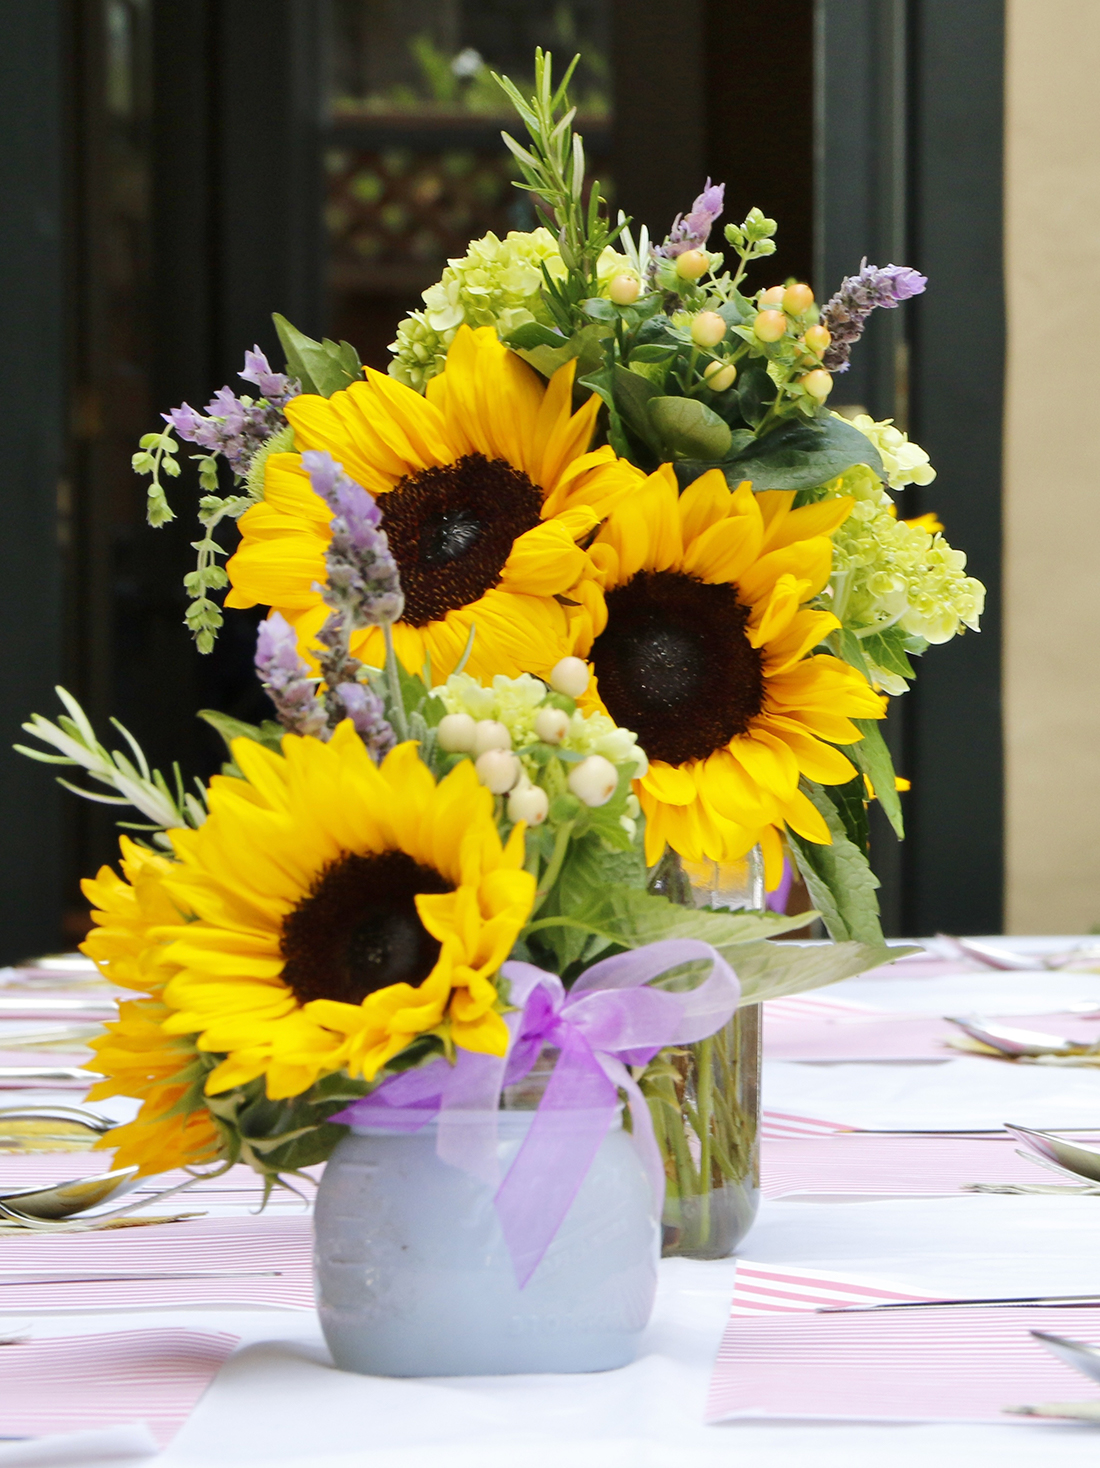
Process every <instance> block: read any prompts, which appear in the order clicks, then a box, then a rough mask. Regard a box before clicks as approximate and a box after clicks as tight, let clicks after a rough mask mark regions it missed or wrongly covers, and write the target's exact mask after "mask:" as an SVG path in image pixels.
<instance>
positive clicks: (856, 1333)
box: [706, 1266, 1100, 1461]
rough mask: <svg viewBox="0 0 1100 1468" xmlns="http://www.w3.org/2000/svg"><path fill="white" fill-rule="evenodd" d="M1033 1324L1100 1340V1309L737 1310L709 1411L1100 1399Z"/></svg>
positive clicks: (871, 1416)
mask: <svg viewBox="0 0 1100 1468" xmlns="http://www.w3.org/2000/svg"><path fill="white" fill-rule="evenodd" d="M738 1273H740V1266H739V1267H738ZM1032 1330H1044V1331H1049V1332H1052V1333H1054V1334H1055V1335H1067V1334H1068V1335H1071V1336H1072V1337H1073V1338H1074V1339H1076V1340H1082V1341H1095V1342H1100V1309H1098V1308H1094V1307H1076V1308H1074V1309H1071V1310H1067V1309H1064V1308H1063V1309H1059V1308H1057V1307H1049V1308H1042V1307H1040V1308H1037V1309H1032V1308H1015V1307H1012V1306H1007V1307H1001V1308H995V1309H988V1308H982V1307H981V1306H973V1305H970V1306H967V1305H963V1306H950V1305H949V1306H944V1307H943V1308H942V1309H940V1308H932V1309H928V1310H898V1311H891V1310H884V1311H878V1312H874V1311H872V1312H868V1313H864V1314H851V1315H847V1314H839V1315H815V1314H813V1313H811V1312H810V1311H799V1312H797V1313H779V1314H776V1313H760V1314H757V1315H755V1317H754V1318H748V1317H746V1316H745V1315H737V1316H733V1317H731V1319H730V1321H729V1323H728V1324H727V1326H726V1333H725V1335H724V1337H723V1339H722V1344H721V1346H720V1347H719V1350H718V1360H717V1363H716V1365H715V1368H714V1376H713V1378H712V1380H711V1387H710V1395H709V1400H708V1403H707V1414H706V1420H707V1421H708V1422H722V1421H727V1420H729V1419H731V1418H803V1419H805V1418H817V1419H830V1418H832V1419H842V1420H847V1421H865V1422H866V1421H876V1422H1000V1423H1012V1422H1018V1421H1022V1420H1024V1419H1017V1418H1013V1417H1005V1416H1003V1415H1002V1411H1003V1409H1004V1408H1005V1407H1010V1406H1017V1405H1020V1404H1023V1403H1028V1402H1043V1401H1048V1402H1049V1401H1062V1402H1069V1401H1075V1400H1076V1401H1081V1400H1083V1399H1089V1398H1092V1399H1095V1395H1096V1390H1095V1387H1091V1386H1090V1385H1089V1383H1088V1382H1086V1381H1085V1379H1084V1377H1082V1376H1081V1375H1079V1373H1078V1372H1076V1371H1074V1370H1073V1369H1072V1367H1069V1366H1066V1365H1064V1364H1063V1363H1062V1362H1061V1361H1059V1360H1058V1359H1057V1358H1056V1357H1055V1356H1053V1355H1052V1354H1051V1352H1050V1351H1048V1350H1047V1349H1046V1347H1045V1346H1043V1345H1042V1344H1041V1342H1039V1341H1037V1340H1035V1339H1034V1338H1033V1337H1032V1336H1031V1334H1030V1332H1031V1331H1032ZM1037 1461H1039V1460H1038V1459H1037Z"/></svg>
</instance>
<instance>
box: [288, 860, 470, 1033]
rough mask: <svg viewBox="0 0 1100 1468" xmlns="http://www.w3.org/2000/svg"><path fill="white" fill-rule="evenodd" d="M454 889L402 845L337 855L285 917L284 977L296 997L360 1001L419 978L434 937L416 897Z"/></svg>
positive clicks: (429, 963) (434, 948) (430, 963)
mask: <svg viewBox="0 0 1100 1468" xmlns="http://www.w3.org/2000/svg"><path fill="white" fill-rule="evenodd" d="M453 890H454V889H453V888H452V887H451V886H450V884H449V883H448V882H445V881H444V880H443V878H442V877H441V876H440V875H439V873H438V872H437V871H433V870H432V868H431V867H422V866H419V865H418V864H417V863H416V862H415V861H413V859H412V857H411V856H407V855H406V854H405V852H403V851H384V852H382V853H381V854H380V855H378V856H351V855H349V856H343V857H341V858H340V859H339V860H338V861H334V862H332V863H330V865H329V866H327V867H326V868H325V869H324V871H323V872H322V873H321V875H320V876H319V877H318V878H317V880H316V881H315V882H314V884H313V886H312V887H311V888H310V891H309V894H308V896H306V897H304V898H303V899H302V901H301V902H299V904H298V906H297V907H296V908H295V909H294V911H293V912H292V913H290V914H289V916H288V917H287V918H286V919H285V920H284V922H283V935H282V940H281V943H280V948H281V951H282V955H283V958H284V959H285V964H284V967H283V982H284V983H286V984H287V985H288V986H289V987H290V988H291V989H292V990H293V991H294V995H295V997H296V998H297V999H298V1001H299V1003H301V1004H307V1003H308V1002H309V1001H310V1000H311V999H339V1000H342V1001H343V1003H345V1004H359V1003H361V1002H362V1000H364V999H365V998H366V997H367V995H368V994H373V993H374V992H375V990H376V989H385V988H387V987H388V986H389V985H390V984H402V983H404V984H419V983H422V982H423V980H424V979H426V978H427V977H428V975H429V974H430V973H431V971H432V969H433V968H434V967H435V962H436V959H437V958H438V957H439V947H440V945H439V942H438V940H437V939H435V938H433V937H432V935H431V934H430V933H429V932H428V930H427V928H425V926H424V924H423V923H422V922H421V921H420V916H419V914H418V913H417V911H416V901H415V899H416V896H417V893H420V892H451V891H453Z"/></svg>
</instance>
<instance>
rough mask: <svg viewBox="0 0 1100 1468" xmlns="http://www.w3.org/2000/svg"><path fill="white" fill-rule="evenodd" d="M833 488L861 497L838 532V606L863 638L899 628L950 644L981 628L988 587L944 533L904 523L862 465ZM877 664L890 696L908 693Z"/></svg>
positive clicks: (832, 491) (837, 611) (834, 582)
mask: <svg viewBox="0 0 1100 1468" xmlns="http://www.w3.org/2000/svg"><path fill="white" fill-rule="evenodd" d="M827 492H828V493H829V494H830V495H842V494H846V495H851V496H852V497H853V498H854V499H855V501H856V503H855V506H854V507H853V509H852V513H851V514H850V515H849V517H848V519H847V520H846V521H845V522H844V524H843V525H841V526H840V528H839V529H838V530H837V531H836V532H835V533H834V535H833V547H834V550H833V575H832V580H831V583H830V589H831V593H832V611H833V612H834V613H835V615H836V616H837V617H838V618H839V619H840V621H841V623H842V624H843V625H844V626H845V627H846V628H848V629H849V630H850V631H852V632H854V633H855V634H856V636H857V637H859V638H860V639H861V640H863V639H865V638H866V637H867V636H868V635H869V634H871V633H875V632H885V631H887V630H888V629H889V628H891V627H900V628H901V630H902V631H903V632H904V633H906V634H907V635H908V636H910V637H917V638H921V639H923V641H924V642H927V643H941V642H948V641H950V639H951V638H952V637H954V636H955V635H956V634H957V633H959V632H961V631H962V630H963V629H964V628H966V627H969V628H971V629H972V630H973V631H975V632H976V631H977V630H978V619H979V617H980V616H981V614H982V611H983V609H984V605H985V587H984V586H983V585H982V583H981V582H980V581H978V580H976V579H975V578H974V577H973V576H967V575H966V556H965V555H964V554H963V552H962V551H957V550H953V549H952V547H951V546H950V545H948V543H947V541H946V540H945V539H944V538H943V536H942V535H941V534H940V533H939V532H935V533H930V532H929V531H928V530H926V529H925V528H924V527H923V526H921V525H916V524H907V523H906V522H905V521H904V520H898V519H897V518H896V514H895V510H894V504H893V501H892V500H891V498H890V496H889V495H888V494H887V493H886V491H885V490H884V489H883V488H882V485H881V483H880V482H879V479H878V476H877V475H876V474H874V472H873V471H872V470H870V469H868V468H867V467H866V466H864V465H862V464H857V465H855V466H854V467H853V468H851V469H849V470H847V471H846V472H845V473H844V474H842V475H841V476H840V477H839V478H837V479H834V480H833V481H832V482H831V483H830V484H829V485H828V486H827ZM866 646H867V645H866V643H864V647H865V649H866ZM870 661H871V664H872V672H873V673H874V675H875V678H876V681H877V682H878V683H879V685H880V686H881V687H882V688H883V689H884V690H885V691H886V692H887V693H893V694H897V693H904V692H905V691H906V688H907V686H908V685H907V684H906V682H905V679H904V678H902V677H900V676H899V675H898V674H897V673H894V672H890V671H889V670H887V669H883V668H880V667H878V666H877V665H875V664H874V662H873V659H872V660H870Z"/></svg>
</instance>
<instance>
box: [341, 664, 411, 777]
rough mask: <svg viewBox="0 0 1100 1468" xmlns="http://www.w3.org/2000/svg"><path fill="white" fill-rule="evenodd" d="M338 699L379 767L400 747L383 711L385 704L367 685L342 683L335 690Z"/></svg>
mask: <svg viewBox="0 0 1100 1468" xmlns="http://www.w3.org/2000/svg"><path fill="white" fill-rule="evenodd" d="M336 697H337V698H338V699H339V700H340V702H341V703H342V704H343V706H344V709H345V712H346V713H347V716H348V718H349V719H350V720H351V722H352V723H353V724H354V725H355V730H356V733H357V734H358V735H359V737H360V739H362V741H363V743H364V744H365V745H366V746H367V749H368V751H369V753H370V756H371V759H373V760H374V762H375V764H376V765H377V764H381V762H382V760H383V758H384V757H385V756H386V755H387V754H389V752H390V750H391V749H392V748H393V747H394V745H395V744H396V743H397V739H396V736H395V735H394V732H393V730H392V729H391V727H390V725H389V723H388V722H387V719H386V715H385V712H384V711H383V708H382V700H381V699H380V698H379V697H378V695H377V693H375V691H374V689H373V688H370V687H369V686H368V685H367V684H366V683H341V684H339V685H338V687H337V689H336Z"/></svg>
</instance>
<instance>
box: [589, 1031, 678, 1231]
mask: <svg viewBox="0 0 1100 1468" xmlns="http://www.w3.org/2000/svg"><path fill="white" fill-rule="evenodd" d="M599 1060H600V1064H601V1066H602V1067H603V1070H604V1074H605V1075H606V1076H607V1078H608V1080H610V1081H611V1082H612V1084H613V1085H615V1086H617V1087H618V1086H621V1087H622V1089H623V1090H624V1091H625V1092H626V1095H627V1104H628V1105H629V1107H630V1118H631V1121H632V1123H633V1126H634V1130H633V1132H632V1134H631V1135H632V1137H633V1140H634V1146H635V1148H636V1149H637V1152H638V1156H639V1157H640V1158H641V1162H642V1166H643V1167H644V1168H645V1174H646V1177H647V1178H648V1179H649V1186H650V1187H651V1188H652V1190H653V1202H654V1205H655V1206H656V1209H657V1217H658V1218H660V1217H661V1214H662V1213H663V1212H664V1210H665V1164H664V1161H663V1160H662V1157H661V1149H660V1147H659V1146H658V1145H657V1134H656V1132H655V1131H654V1130H653V1116H652V1114H651V1112H650V1109H649V1102H648V1101H647V1100H646V1098H645V1097H644V1096H643V1095H642V1092H641V1090H640V1089H639V1086H638V1083H637V1081H635V1079H634V1077H633V1076H632V1075H631V1074H630V1072H629V1071H628V1070H627V1068H626V1066H625V1065H623V1063H622V1061H620V1060H616V1059H615V1058H614V1057H613V1056H611V1055H601V1056H600V1057H599Z"/></svg>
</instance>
